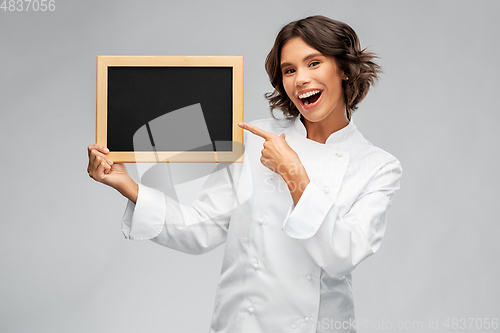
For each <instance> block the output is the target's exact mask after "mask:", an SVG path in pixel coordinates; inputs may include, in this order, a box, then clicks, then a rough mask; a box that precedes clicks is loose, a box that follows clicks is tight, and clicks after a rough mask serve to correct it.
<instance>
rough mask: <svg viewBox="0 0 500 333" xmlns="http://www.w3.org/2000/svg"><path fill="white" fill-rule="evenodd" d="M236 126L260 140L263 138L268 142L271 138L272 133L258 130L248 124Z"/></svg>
mask: <svg viewBox="0 0 500 333" xmlns="http://www.w3.org/2000/svg"><path fill="white" fill-rule="evenodd" d="M238 125H239V126H240V127H241V128H243V129H246V130H248V131H250V132H252V133H253V134H255V135H258V136H260V137H261V138H264V139H266V140H269V139H270V138H271V136H272V135H273V133H269V132H266V131H264V130H263V129H260V128H258V127H257V126H254V125H250V124H247V123H239V124H238Z"/></svg>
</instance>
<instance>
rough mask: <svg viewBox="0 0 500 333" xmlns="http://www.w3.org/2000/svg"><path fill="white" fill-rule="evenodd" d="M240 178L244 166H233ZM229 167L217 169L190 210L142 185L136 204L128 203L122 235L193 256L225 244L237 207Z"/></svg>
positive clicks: (222, 166)
mask: <svg viewBox="0 0 500 333" xmlns="http://www.w3.org/2000/svg"><path fill="white" fill-rule="evenodd" d="M231 166H232V167H233V170H234V172H232V174H237V173H238V172H239V169H240V168H241V164H237V163H235V164H232V165H231ZM229 172H230V170H229V166H225V165H217V167H216V170H215V171H214V172H212V173H211V174H210V176H209V177H208V179H207V180H206V182H205V183H204V184H203V186H202V188H201V191H200V193H199V195H198V199H197V200H195V201H194V202H193V203H192V204H191V205H190V206H187V205H182V204H179V203H178V202H177V201H175V200H174V199H172V198H170V197H169V196H167V195H165V194H164V193H162V192H161V191H158V190H156V189H153V188H149V187H146V186H144V185H142V184H139V194H138V198H137V203H136V204H134V203H132V202H131V201H128V203H127V206H126V209H125V213H124V215H123V219H122V232H123V234H124V236H125V237H126V238H128V239H131V240H151V241H153V242H155V243H158V244H160V245H163V246H166V247H169V248H172V249H175V250H178V251H181V252H185V253H190V254H201V253H205V252H208V251H210V250H212V249H214V248H215V247H217V246H219V245H220V244H222V243H223V242H224V241H225V239H226V235H227V229H228V226H229V221H230V217H231V213H232V210H233V209H234V208H235V207H236V206H235V191H234V185H233V183H232V181H231V178H230V175H229Z"/></svg>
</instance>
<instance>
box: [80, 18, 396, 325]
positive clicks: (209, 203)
mask: <svg viewBox="0 0 500 333" xmlns="http://www.w3.org/2000/svg"><path fill="white" fill-rule="evenodd" d="M373 59H374V55H373V54H371V53H369V52H367V51H366V50H362V49H361V48H360V43H359V40H358V37H357V35H356V33H355V32H354V30H353V29H352V28H351V27H349V26H348V25H347V24H345V23H342V22H339V21H335V20H332V19H329V18H326V17H323V16H311V17H307V18H305V19H301V20H298V21H295V22H291V23H289V24H288V25H286V26H285V27H283V28H282V29H281V31H280V32H279V34H278V36H277V38H276V41H275V44H274V46H273V48H272V50H271V52H270V53H269V55H268V56H267V58H266V70H267V73H268V75H269V78H270V80H271V84H272V85H273V87H274V91H273V92H272V93H269V94H267V95H266V97H267V98H268V99H269V103H270V107H271V113H272V112H273V110H275V109H279V110H281V111H282V112H283V113H284V115H286V116H287V117H286V118H284V119H283V118H282V119H276V118H274V115H273V118H269V119H263V120H258V121H254V122H252V123H240V124H239V126H240V127H242V128H243V129H245V130H246V131H245V153H244V163H241V164H234V165H232V167H233V173H234V177H233V178H234V184H232V181H231V179H229V177H228V174H227V173H226V172H214V173H213V174H212V175H210V177H209V178H208V180H207V181H206V183H205V184H204V186H203V188H202V190H201V192H200V194H199V197H198V200H196V201H195V202H194V203H193V204H192V205H190V206H186V205H181V204H179V203H178V202H176V201H175V200H173V199H172V198H170V197H168V196H166V195H164V194H163V193H162V192H160V191H157V190H155V189H152V188H148V187H146V186H143V185H142V184H137V183H135V182H134V181H133V180H132V179H131V178H130V177H129V175H128V174H127V171H126V169H125V167H124V166H123V165H122V164H118V163H117V164H114V163H113V162H112V161H111V160H110V159H109V158H108V157H107V156H106V154H107V153H108V152H109V151H108V149H107V148H105V147H102V146H100V145H91V146H89V147H88V153H89V165H88V173H89V175H90V177H92V178H93V179H95V180H97V181H99V182H102V183H104V184H106V185H109V186H112V187H113V188H115V189H117V190H118V191H119V192H120V193H121V194H122V195H124V196H125V197H127V198H128V199H129V201H128V202H127V207H126V210H125V214H124V216H123V220H122V230H123V233H124V235H125V237H126V238H128V239H132V240H152V241H154V242H156V243H158V244H161V245H163V246H166V247H170V248H172V249H176V250H179V251H183V252H186V253H192V254H200V253H204V252H207V251H210V250H211V249H213V248H215V247H217V246H218V245H220V244H222V243H224V242H225V243H226V248H225V254H224V260H223V265H222V271H221V278H220V281H219V285H218V288H217V293H216V300H215V306H214V312H213V317H212V324H211V330H210V332H230V333H237V332H251V333H255V332H275V333H279V332H332V331H335V332H355V331H356V322H355V315H354V304H353V295H352V275H351V272H352V271H353V269H354V268H355V267H356V266H357V265H358V264H359V263H360V262H361V261H362V260H364V259H365V258H367V257H368V256H370V255H372V254H374V253H375V252H376V251H377V250H378V248H379V247H380V244H381V241H382V238H383V235H384V232H385V228H386V220H387V210H388V208H389V206H390V205H391V202H392V200H393V197H394V193H395V191H396V190H397V189H398V188H399V181H400V177H401V174H402V169H401V165H400V163H399V161H398V160H397V159H396V158H395V157H394V156H392V155H390V154H389V153H387V152H385V151H383V150H382V149H380V148H377V147H375V146H373V145H372V144H371V143H370V142H369V141H367V140H366V139H365V138H364V137H363V135H362V134H361V133H360V132H359V131H358V130H357V128H356V126H355V125H354V123H353V121H352V113H353V112H354V111H355V110H356V109H357V107H358V104H359V102H361V101H362V100H363V98H364V97H365V96H366V94H367V92H368V89H369V88H370V86H371V85H372V84H373V82H374V81H375V80H376V79H377V77H378V76H377V74H378V72H379V71H380V68H379V66H378V65H376V64H375V63H374V62H373ZM233 186H234V187H233ZM234 188H236V191H234ZM236 203H237V204H236ZM200 278H201V276H200Z"/></svg>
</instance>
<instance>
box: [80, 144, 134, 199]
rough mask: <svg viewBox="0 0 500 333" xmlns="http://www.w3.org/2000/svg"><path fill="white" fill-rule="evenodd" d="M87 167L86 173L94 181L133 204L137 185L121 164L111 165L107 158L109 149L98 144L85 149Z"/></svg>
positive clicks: (111, 162)
mask: <svg viewBox="0 0 500 333" xmlns="http://www.w3.org/2000/svg"><path fill="white" fill-rule="evenodd" d="M87 151H88V155H89V165H88V167H87V172H88V174H89V176H90V177H91V178H93V179H94V180H95V181H98V182H100V183H103V184H105V185H108V186H111V187H113V188H114V189H116V190H118V191H119V192H120V193H122V194H123V195H124V196H126V197H128V198H129V199H131V200H132V201H134V202H135V200H133V199H134V197H135V199H136V198H137V193H135V195H134V193H133V192H136V188H137V184H136V183H135V182H134V180H133V179H132V178H131V177H130V175H129V174H128V172H127V169H126V168H125V165H124V164H123V163H113V161H112V160H111V159H110V158H109V157H108V156H107V154H108V153H109V149H108V148H106V147H104V146H102V145H98V144H94V145H90V146H88V147H87Z"/></svg>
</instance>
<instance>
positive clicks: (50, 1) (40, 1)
mask: <svg viewBox="0 0 500 333" xmlns="http://www.w3.org/2000/svg"><path fill="white" fill-rule="evenodd" d="M0 1H1V0H0ZM0 9H2V10H3V11H4V12H6V11H9V12H27V11H33V12H38V11H40V12H45V11H50V12H53V11H54V10H56V0H3V2H2V5H1V6H0Z"/></svg>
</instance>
